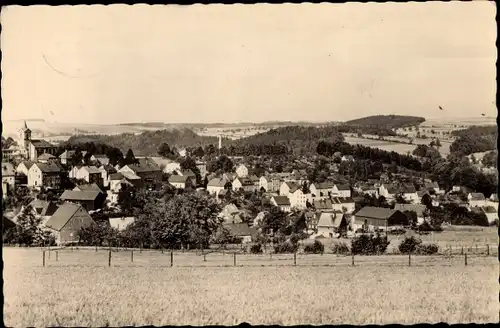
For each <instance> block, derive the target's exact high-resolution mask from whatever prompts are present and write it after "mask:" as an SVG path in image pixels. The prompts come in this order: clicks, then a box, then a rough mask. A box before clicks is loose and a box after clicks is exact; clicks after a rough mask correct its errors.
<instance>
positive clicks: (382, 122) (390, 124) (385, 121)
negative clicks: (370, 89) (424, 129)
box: [345, 115, 425, 129]
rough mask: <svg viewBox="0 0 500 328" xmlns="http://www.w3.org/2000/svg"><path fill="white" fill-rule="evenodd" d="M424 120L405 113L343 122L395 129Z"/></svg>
mask: <svg viewBox="0 0 500 328" xmlns="http://www.w3.org/2000/svg"><path fill="white" fill-rule="evenodd" d="M423 122H425V118H423V117H418V116H406V115H373V116H367V117H363V118H358V119H355V120H350V121H347V122H345V124H346V125H350V126H365V127H377V128H385V129H397V128H403V127H408V126H415V125H419V124H421V123H423Z"/></svg>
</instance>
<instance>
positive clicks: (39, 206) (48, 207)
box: [30, 199, 58, 216]
mask: <svg viewBox="0 0 500 328" xmlns="http://www.w3.org/2000/svg"><path fill="white" fill-rule="evenodd" d="M30 205H31V206H32V207H33V209H34V210H35V211H36V212H37V213H38V214H40V215H42V216H51V215H53V214H54V213H55V211H57V208H58V206H57V204H56V203H54V202H51V201H46V200H40V199H35V200H34V201H32V202H31V203H30Z"/></svg>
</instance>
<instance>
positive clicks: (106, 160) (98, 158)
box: [90, 154, 109, 165]
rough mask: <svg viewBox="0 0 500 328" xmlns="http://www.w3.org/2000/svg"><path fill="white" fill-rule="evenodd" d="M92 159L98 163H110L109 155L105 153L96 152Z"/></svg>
mask: <svg viewBox="0 0 500 328" xmlns="http://www.w3.org/2000/svg"><path fill="white" fill-rule="evenodd" d="M90 160H91V161H93V162H95V163H97V164H98V165H109V157H108V156H106V155H104V154H95V155H92V156H90Z"/></svg>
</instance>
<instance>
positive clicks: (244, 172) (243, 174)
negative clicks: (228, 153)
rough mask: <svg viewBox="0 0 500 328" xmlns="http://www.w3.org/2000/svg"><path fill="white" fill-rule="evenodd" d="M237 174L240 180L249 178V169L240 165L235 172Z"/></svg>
mask: <svg viewBox="0 0 500 328" xmlns="http://www.w3.org/2000/svg"><path fill="white" fill-rule="evenodd" d="M235 172H236V174H237V175H238V177H240V178H246V177H247V176H248V167H247V166H246V165H245V164H240V165H238V167H237V168H236V170H235Z"/></svg>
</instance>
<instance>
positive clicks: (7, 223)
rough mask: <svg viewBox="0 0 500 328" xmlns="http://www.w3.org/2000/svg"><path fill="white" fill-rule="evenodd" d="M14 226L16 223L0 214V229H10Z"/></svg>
mask: <svg viewBox="0 0 500 328" xmlns="http://www.w3.org/2000/svg"><path fill="white" fill-rule="evenodd" d="M15 226H16V223H15V222H14V221H12V220H11V219H9V218H7V217H6V216H5V215H2V229H3V230H4V231H6V230H8V229H12V228H14V227H15Z"/></svg>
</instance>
